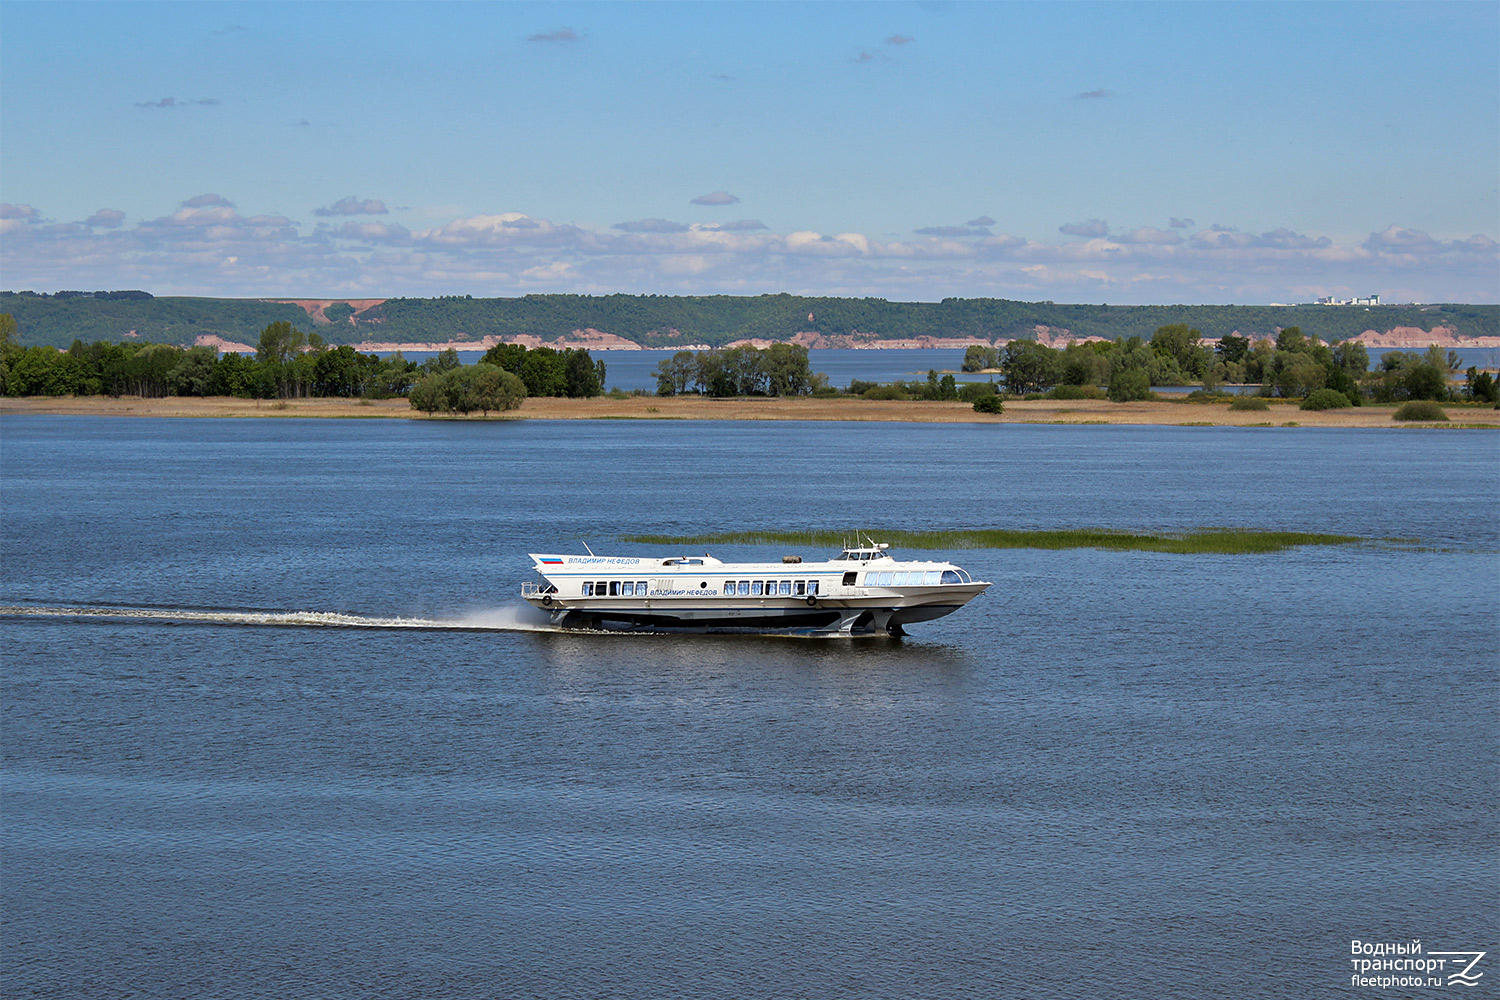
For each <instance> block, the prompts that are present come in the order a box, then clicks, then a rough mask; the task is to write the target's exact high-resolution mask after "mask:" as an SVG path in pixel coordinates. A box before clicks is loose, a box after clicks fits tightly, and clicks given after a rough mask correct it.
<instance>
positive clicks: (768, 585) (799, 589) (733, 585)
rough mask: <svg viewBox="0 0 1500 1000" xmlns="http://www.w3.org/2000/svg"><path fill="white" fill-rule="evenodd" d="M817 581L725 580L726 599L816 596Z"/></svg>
mask: <svg viewBox="0 0 1500 1000" xmlns="http://www.w3.org/2000/svg"><path fill="white" fill-rule="evenodd" d="M817 592H818V581H817V580H725V581H724V596H725V597H791V596H793V595H795V596H797V597H805V596H811V595H816V594H817Z"/></svg>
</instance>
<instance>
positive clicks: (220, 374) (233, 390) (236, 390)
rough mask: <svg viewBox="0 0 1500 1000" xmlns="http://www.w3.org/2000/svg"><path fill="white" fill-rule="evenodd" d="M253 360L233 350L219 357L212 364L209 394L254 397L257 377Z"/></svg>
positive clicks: (256, 391)
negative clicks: (217, 360) (217, 361)
mask: <svg viewBox="0 0 1500 1000" xmlns="http://www.w3.org/2000/svg"><path fill="white" fill-rule="evenodd" d="M256 376H257V369H256V364H255V362H253V361H251V360H250V359H249V358H247V357H245V356H244V355H242V354H236V353H234V352H233V351H231V352H230V353H228V354H226V355H224V356H223V357H222V358H220V359H219V363H218V364H216V365H214V370H213V377H212V379H211V381H210V383H209V395H212V396H239V397H241V398H243V399H254V398H255V397H257V396H258V395H260V393H259V391H258V390H259V388H260V386H259V379H258V378H257V377H256Z"/></svg>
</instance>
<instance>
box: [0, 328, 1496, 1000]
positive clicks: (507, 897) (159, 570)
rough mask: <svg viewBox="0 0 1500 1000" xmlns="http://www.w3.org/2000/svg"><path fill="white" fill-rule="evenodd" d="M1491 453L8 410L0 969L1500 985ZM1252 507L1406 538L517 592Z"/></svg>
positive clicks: (550, 987)
mask: <svg viewBox="0 0 1500 1000" xmlns="http://www.w3.org/2000/svg"><path fill="white" fill-rule="evenodd" d="M872 353H873V352H872ZM1496 459H1497V451H1496V447H1495V438H1494V437H1493V436H1492V435H1490V434H1489V433H1488V432H1479V431H1428V430H1400V431H1391V430H1328V431H1324V430H1316V429H1310V428H1299V429H1271V428H1266V429H1237V428H1152V427H1141V428H1138V427H1048V426H1025V425H994V426H990V425H972V426H970V425H918V424H870V423H858V424H838V423H819V424H811V423H809V424H798V423H697V422H675V421H660V422H656V421H652V422H636V421H594V422H582V421H579V422H545V421H505V422H461V421H395V420H391V421H378V420H364V421H357V420H351V421H336V420H324V421H311V420H307V421H305V420H289V419H284V420H177V421H170V420H149V419H140V420H126V419H115V420H111V419H102V418H89V417H29V416H28V417H6V418H4V420H3V422H0V483H3V489H0V515H3V522H0V525H3V535H0V543H3V548H0V556H3V563H0V569H3V582H0V605H4V606H5V610H4V611H3V612H0V633H3V635H0V638H3V647H0V648H3V650H4V656H3V687H0V723H3V726H0V750H3V782H0V908H3V914H4V916H3V922H0V946H3V963H0V992H3V994H4V995H5V996H29V995H38V996H53V995H55V996H83V997H117V996H127V995H128V996H136V997H182V996H194V997H224V998H230V997H233V998H243V997H277V998H286V997H309V998H312V997H318V998H323V997H417V996H421V997H470V996H495V997H549V998H550V997H605V996H608V997H616V996H618V997H642V998H645V997H650V998H660V997H679V996H681V997H688V996H694V997H698V996H709V997H819V998H822V997H851V998H852V997H882V998H883V997H890V998H913V997H932V998H949V997H993V996H1002V995H1026V996H1034V997H1074V996H1080V995H1087V996H1116V997H1175V996H1180V997H1225V998H1229V997H1236V998H1237V997H1243V996H1250V995H1255V996H1270V997H1305V996H1313V995H1315V996H1343V995H1348V996H1367V995H1371V994H1372V993H1374V992H1383V993H1386V994H1392V993H1393V991H1391V990H1383V991H1382V990H1376V989H1373V988H1371V987H1365V986H1357V985H1351V980H1350V975H1351V972H1353V971H1357V970H1355V969H1352V968H1351V964H1350V960H1351V944H1350V942H1351V940H1353V939H1359V940H1361V941H1366V942H1368V941H1379V942H1394V941H1400V942H1403V943H1405V942H1409V941H1411V940H1412V939H1413V938H1420V939H1421V940H1422V942H1423V945H1424V947H1425V948H1426V949H1427V950H1428V951H1436V950H1440V949H1442V950H1489V951H1490V952H1491V956H1490V957H1489V958H1486V959H1485V960H1484V961H1485V962H1489V963H1493V956H1494V954H1495V953H1496V952H1497V950H1500V899H1497V888H1496V887H1497V875H1500V866H1497V856H1500V854H1497V847H1500V830H1497V810H1496V805H1497V792H1500V782H1497V775H1500V766H1497V765H1500V726H1497V719H1500V712H1497V709H1500V683H1497V681H1500V666H1497V657H1496V645H1495V642H1496V635H1497V634H1500V610H1497V608H1500V604H1497V594H1500V523H1497V511H1500V476H1497V470H1500V463H1497V461H1496ZM1219 525H1222V526H1235V527H1249V528H1285V529H1297V530H1311V531H1330V532H1341V533H1348V534H1356V535H1361V536H1364V537H1367V538H1370V539H1403V540H1404V541H1400V542H1392V541H1372V542H1371V543H1369V544H1365V545H1358V546H1350V547H1338V548H1303V549H1297V550H1291V551H1288V552H1284V553H1281V554H1276V555H1241V556H1220V555H1200V556H1174V555H1162V554H1150V553H1107V552H1098V551H1091V550H1068V551H1058V552H1043V551H1031V550H1015V551H969V552H954V553H943V554H942V556H944V557H949V558H952V559H954V560H955V561H957V562H959V563H960V564H961V565H963V566H965V567H966V568H968V569H969V570H970V571H971V572H972V573H974V575H976V576H978V577H981V578H984V579H988V580H992V581H994V586H993V587H992V588H991V590H990V592H989V593H988V594H986V595H984V596H982V597H980V598H979V599H977V600H976V601H974V602H973V603H972V604H970V605H969V606H968V607H966V608H964V609H962V610H961V611H959V612H958V613H956V614H954V615H953V616H951V617H949V618H946V619H943V620H941V621H938V622H932V623H927V624H924V625H918V626H913V627H912V629H911V631H912V635H910V636H909V637H907V638H906V639H904V640H889V639H861V640H810V639H793V638H777V637H745V636H714V635H704V636H682V635H673V636H663V635H590V634H556V633H552V632H548V631H540V630H534V628H533V626H532V625H531V623H530V619H528V618H527V616H526V615H525V614H524V613H523V612H522V611H521V610H520V604H521V602H520V601H519V599H518V598H517V596H516V592H517V590H518V586H519V584H520V582H521V581H522V580H523V579H526V578H528V576H529V573H528V570H527V567H528V566H529V561H528V560H527V559H526V555H525V554H526V553H527V552H532V551H541V552H546V551H570V550H571V551H581V547H582V545H583V544H584V543H588V544H590V545H592V546H593V548H594V550H595V551H600V550H601V549H608V550H610V551H612V552H622V553H629V554H637V553H639V554H646V553H648V552H650V551H651V550H650V549H649V548H648V547H642V546H638V545H626V544H622V543H619V542H617V541H614V539H616V538H617V537H618V536H620V535H621V534H626V533H631V532H637V531H648V532H671V533H683V534H687V533H701V532H709V531H719V530H726V529H739V528H765V529H796V528H802V527H807V528H813V527H819V528H822V527H827V528H835V529H838V528H847V529H849V530H850V531H851V533H852V531H853V530H855V529H859V528H867V529H871V530H874V531H876V532H877V534H878V531H879V529H880V528H915V529H921V528H978V527H1013V528H1049V527H1077V526H1097V527H1107V528H1119V529H1158V530H1172V529H1184V528H1190V527H1198V526H1219ZM791 551H800V552H801V553H802V554H803V555H804V556H813V555H817V554H818V553H816V552H814V551H812V550H809V549H806V548H798V547H795V546H776V547H770V548H755V547H732V546H721V547H714V548H713V552H714V554H715V555H717V556H720V557H722V558H738V557H751V556H755V557H770V558H774V557H775V556H777V555H780V554H782V553H783V552H791ZM1476 971H1488V973H1489V974H1490V975H1491V976H1500V968H1497V967H1495V966H1494V965H1493V964H1491V965H1490V967H1489V968H1488V969H1487V970H1486V969H1485V968H1484V966H1482V965H1481V966H1480V967H1479V968H1478V969H1477V970H1476ZM1488 981H1489V980H1488V978H1486V979H1485V980H1482V982H1488ZM1426 992H1430V989H1424V990H1422V991H1415V992H1413V991H1408V993H1406V994H1394V995H1417V994H1418V993H1421V994H1422V995H1425V993H1426Z"/></svg>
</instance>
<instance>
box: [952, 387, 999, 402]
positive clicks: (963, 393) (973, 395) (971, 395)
mask: <svg viewBox="0 0 1500 1000" xmlns="http://www.w3.org/2000/svg"><path fill="white" fill-rule="evenodd" d="M999 392H1000V387H999V386H997V385H996V384H995V383H993V382H965V383H964V384H963V385H961V386H959V387H958V398H959V399H961V400H963V401H964V402H965V403H977V402H979V401H980V400H981V399H984V398H985V397H987V396H994V395H996V394H997V393H999Z"/></svg>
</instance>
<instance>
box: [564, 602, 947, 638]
mask: <svg viewBox="0 0 1500 1000" xmlns="http://www.w3.org/2000/svg"><path fill="white" fill-rule="evenodd" d="M961 606H962V605H957V604H946V605H939V604H928V605H921V606H919V607H911V608H897V609H891V610H890V611H889V612H887V611H886V610H885V609H879V610H878V611H877V610H867V611H865V612H863V613H862V614H860V615H859V617H858V618H856V619H855V620H854V621H853V622H852V623H851V625H850V626H849V628H848V630H847V631H848V632H850V633H854V634H872V633H878V634H890V635H904V634H905V630H904V629H903V628H902V627H901V626H902V625H905V624H911V623H912V622H918V621H931V620H932V619H934V618H941V617H943V616H944V615H949V614H952V613H953V612H955V611H957V610H958V609H959V608H960V607H961ZM848 614H849V612H848V611H847V610H831V609H827V608H809V609H808V610H806V611H792V612H788V613H779V614H769V615H724V616H705V617H696V616H678V615H666V614H658V613H651V612H643V611H634V610H613V609H611V610H596V611H595V610H591V611H569V612H568V613H567V614H565V615H563V616H562V618H561V619H559V620H557V622H556V623H557V624H558V625H561V626H563V627H565V628H583V629H603V630H610V631H622V630H640V631H650V632H667V631H674V632H675V631H691V632H710V631H712V632H759V633H765V632H813V633H829V634H833V633H835V632H837V631H839V625H840V623H841V622H842V621H844V619H845V618H846V617H847V615H848ZM877 621H881V622H883V626H884V627H881V625H878V624H877Z"/></svg>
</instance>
